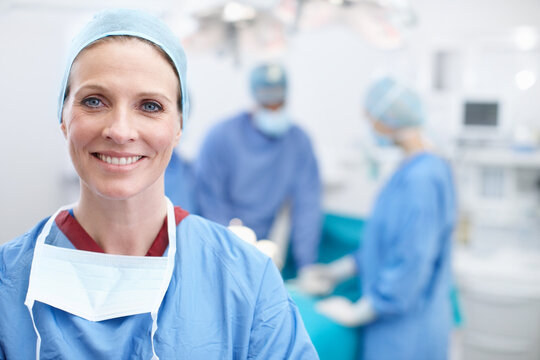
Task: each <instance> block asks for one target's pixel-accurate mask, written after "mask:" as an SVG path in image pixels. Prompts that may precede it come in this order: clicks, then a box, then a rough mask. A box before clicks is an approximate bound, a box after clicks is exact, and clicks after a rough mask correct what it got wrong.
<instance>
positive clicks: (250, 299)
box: [0, 10, 317, 360]
mask: <svg viewBox="0 0 540 360" xmlns="http://www.w3.org/2000/svg"><path fill="white" fill-rule="evenodd" d="M62 84H63V87H62V91H61V93H60V97H59V109H58V114H59V118H60V122H61V125H60V127H61V131H62V132H63V134H64V136H65V138H66V141H67V145H68V149H69V153H70V156H71V159H72V162H73V165H74V167H75V169H76V171H77V173H78V174H79V177H80V186H81V196H80V199H79V201H78V202H77V203H76V204H75V205H71V206H66V207H63V208H61V209H59V210H58V211H57V212H56V213H55V214H54V215H53V216H51V217H50V218H49V219H46V220H44V221H42V222H41V223H39V224H38V225H37V226H36V227H34V228H33V229H32V230H30V231H29V232H28V233H26V234H25V235H22V236H20V237H18V238H16V239H14V240H13V241H11V242H9V243H7V244H5V245H4V246H2V247H0V259H2V262H1V263H0V359H2V360H3V359H15V358H25V359H27V358H42V359H51V358H69V359H71V358H73V359H87V358H92V359H127V358H137V359H144V358H146V359H150V358H152V359H158V358H162V359H184V358H185V359H233V358H234V359H247V358H260V359H269V358H287V359H316V358H317V354H316V353H315V350H314V348H313V346H312V344H311V342H310V340H309V337H308V336H307V334H306V331H305V329H304V326H303V324H302V320H301V319H300V316H299V313H298V311H297V309H296V306H295V304H294V303H293V302H292V300H291V299H290V298H289V296H288V294H287V292H286V291H285V289H284V287H283V282H282V280H281V277H280V274H279V272H278V271H277V269H276V268H275V266H274V265H273V263H272V262H271V260H270V259H269V258H267V257H265V256H264V255H262V254H261V253H259V252H258V251H257V250H256V249H255V248H254V247H253V246H251V245H249V244H247V243H244V242H243V241H242V240H240V239H238V238H237V237H236V236H235V235H233V234H232V233H231V232H229V231H228V230H227V229H226V228H224V227H222V226H220V225H217V224H215V223H213V222H210V221H207V220H205V219H202V218H200V217H197V216H194V215H190V214H188V213H187V212H186V211H184V210H182V209H181V208H179V207H174V206H173V205H172V203H171V202H170V201H169V200H168V199H167V198H166V197H165V194H164V172H165V168H166V167H167V164H168V162H169V159H170V157H171V153H172V150H173V148H174V147H175V146H176V145H177V144H178V142H179V141H180V139H181V135H182V121H183V120H184V117H185V114H186V113H187V107H188V99H187V91H186V60H185V54H184V51H183V49H182V47H181V45H180V44H179V43H178V41H177V40H176V38H175V36H174V35H173V34H172V33H171V32H170V30H169V29H168V28H167V27H166V26H165V25H164V24H163V23H162V22H161V21H159V20H158V19H156V18H154V17H152V16H149V15H147V14H144V13H141V12H138V11H133V10H114V11H105V12H103V13H100V14H98V15H96V17H95V18H94V19H93V20H92V21H91V22H90V23H89V24H88V25H87V26H86V27H85V28H84V29H83V30H82V32H81V33H80V34H79V35H78V37H76V38H75V39H74V42H73V43H72V49H71V53H70V57H69V58H68V63H67V67H66V73H65V76H64V79H63V83H62ZM23 299H24V300H23ZM32 344H35V346H32Z"/></svg>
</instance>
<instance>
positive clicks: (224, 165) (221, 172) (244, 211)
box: [195, 63, 322, 269]
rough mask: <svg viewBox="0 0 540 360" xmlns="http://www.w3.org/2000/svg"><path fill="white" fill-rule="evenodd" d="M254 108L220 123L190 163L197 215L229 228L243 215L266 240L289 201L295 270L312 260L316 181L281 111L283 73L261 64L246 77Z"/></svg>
mask: <svg viewBox="0 0 540 360" xmlns="http://www.w3.org/2000/svg"><path fill="white" fill-rule="evenodd" d="M250 82H251V91H252V94H253V97H254V99H255V102H256V103H257V105H256V108H255V109H254V110H253V111H250V112H241V113H239V114H238V115H236V116H234V117H233V118H231V119H227V120H225V121H222V122H220V123H218V124H217V125H216V126H215V127H214V128H212V129H211V130H210V131H209V133H208V135H207V136H206V138H205V140H204V142H203V145H202V147H201V150H200V153H199V156H198V157H197V159H196V162H195V172H196V183H197V196H198V205H199V210H200V214H201V215H202V216H204V217H206V218H208V219H211V220H214V221H216V222H218V223H220V224H223V225H228V224H229V222H230V221H231V220H232V219H240V220H241V221H242V223H243V225H244V226H247V227H249V228H251V229H253V231H255V233H256V235H257V238H258V239H266V238H268V236H269V232H270V230H271V228H272V225H273V224H274V221H275V219H276V216H277V215H278V213H279V212H280V210H281V209H282V208H283V207H284V206H285V205H289V206H290V209H291V210H290V220H291V229H290V241H291V248H292V255H293V259H294V262H295V266H296V268H297V269H300V268H302V267H304V266H306V265H308V264H312V263H314V262H315V261H316V260H317V249H318V245H319V241H320V234H321V217H322V216H321V180H320V177H319V171H318V166H317V160H316V158H315V154H314V151H313V147H312V145H311V141H310V139H309V137H308V135H307V134H306V133H305V132H304V131H303V130H302V129H301V128H300V127H299V126H297V125H294V124H293V123H292V122H291V118H290V116H289V114H288V113H287V111H286V92H287V75H286V73H285V69H284V68H283V66H281V65H279V64H275V63H266V64H262V65H259V66H257V67H255V68H254V69H253V70H252V72H251V76H250Z"/></svg>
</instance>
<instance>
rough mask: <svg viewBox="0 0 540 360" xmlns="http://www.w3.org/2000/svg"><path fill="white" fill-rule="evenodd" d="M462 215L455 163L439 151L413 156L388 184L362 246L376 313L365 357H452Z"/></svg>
mask: <svg viewBox="0 0 540 360" xmlns="http://www.w3.org/2000/svg"><path fill="white" fill-rule="evenodd" d="M455 223H456V196H455V189H454V182H453V178H452V174H451V169H450V167H449V165H448V164H447V163H446V161H444V160H443V159H441V158H440V157H438V156H436V155H433V154H429V153H420V154H417V155H416V156H414V157H412V158H410V159H408V160H407V161H406V162H405V163H403V164H402V166H401V167H400V168H399V169H398V170H397V171H396V173H395V174H394V175H393V176H392V177H391V179H390V180H389V181H388V183H387V184H386V185H385V187H384V188H383V189H382V191H381V193H380V195H379V196H378V198H377V200H376V203H375V207H374V210H373V213H372V216H371V218H370V219H369V222H368V224H367V227H366V233H365V237H364V239H363V246H362V248H361V249H360V251H359V252H358V253H357V261H358V264H357V265H358V269H359V275H360V278H361V279H362V293H363V295H364V296H366V297H368V298H369V299H370V300H371V301H372V304H373V306H374V308H375V310H376V313H377V319H376V321H375V322H373V323H371V324H368V325H367V326H366V327H365V330H364V344H363V346H364V349H363V356H362V357H361V358H362V359H364V360H375V359H376V360H393V359H400V360H443V359H446V358H447V356H448V337H449V333H450V329H451V323H452V321H451V319H452V312H451V304H450V292H451V284H452V280H451V261H450V256H451V248H452V232H453V229H454V226H455Z"/></svg>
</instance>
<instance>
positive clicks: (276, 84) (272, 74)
mask: <svg viewBox="0 0 540 360" xmlns="http://www.w3.org/2000/svg"><path fill="white" fill-rule="evenodd" d="M250 84H251V92H252V94H253V97H254V98H255V100H256V101H257V102H258V103H259V104H262V105H274V104H279V103H282V102H284V101H285V96H286V93H287V73H286V72H285V68H284V67H283V66H281V65H279V64H263V65H259V66H257V67H255V68H254V69H253V70H252V71H251V76H250Z"/></svg>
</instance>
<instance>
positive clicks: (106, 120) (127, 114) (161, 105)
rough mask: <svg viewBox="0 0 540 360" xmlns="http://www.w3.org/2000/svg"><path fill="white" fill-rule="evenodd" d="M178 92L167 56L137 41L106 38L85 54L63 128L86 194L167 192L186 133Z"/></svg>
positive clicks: (120, 196) (72, 85)
mask: <svg viewBox="0 0 540 360" xmlns="http://www.w3.org/2000/svg"><path fill="white" fill-rule="evenodd" d="M178 89H179V82H178V78H177V76H176V74H175V72H174V70H173V68H172V67H171V65H170V64H169V63H168V62H167V61H166V60H165V58H164V57H163V55H162V54H160V53H159V51H158V50H157V49H155V48H154V47H152V46H151V45H150V44H147V43H144V42H142V41H139V40H137V39H130V40H128V41H116V40H112V41H105V42H102V43H99V44H96V45H95V46H93V47H90V48H88V49H86V50H84V51H83V52H81V53H80V54H79V57H78V58H77V59H76V61H75V62H74V63H73V66H72V69H71V74H70V92H69V96H68V98H67V99H66V102H65V105H64V110H63V114H62V119H63V121H62V125H61V128H62V131H63V133H64V136H65V137H66V139H67V142H68V146H69V152H70V155H71V159H72V161H73V164H74V166H75V169H76V170H77V173H78V174H79V176H80V178H81V184H82V191H83V192H85V191H87V192H88V191H89V192H91V193H93V194H97V195H100V196H103V197H106V198H111V199H127V198H131V197H133V196H136V195H138V194H142V193H152V192H156V193H163V174H164V172H165V168H166V167H167V164H168V162H169V159H170V157H171V152H172V150H173V148H174V147H175V146H176V145H177V144H178V141H179V139H180V135H181V129H180V119H181V113H180V111H179V109H178V106H177V99H178V95H179V94H178V91H179V90H178Z"/></svg>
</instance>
